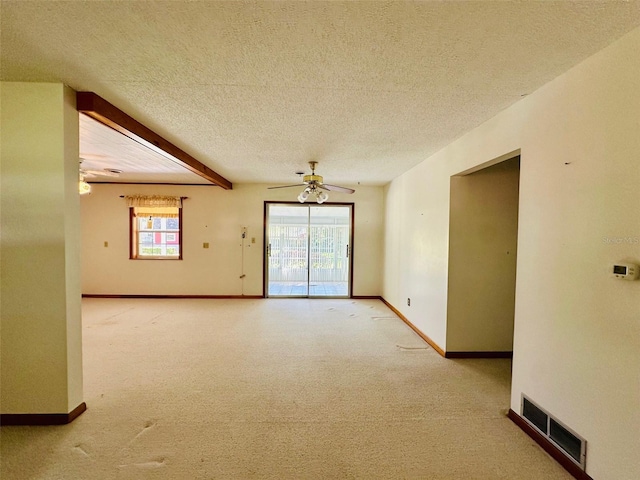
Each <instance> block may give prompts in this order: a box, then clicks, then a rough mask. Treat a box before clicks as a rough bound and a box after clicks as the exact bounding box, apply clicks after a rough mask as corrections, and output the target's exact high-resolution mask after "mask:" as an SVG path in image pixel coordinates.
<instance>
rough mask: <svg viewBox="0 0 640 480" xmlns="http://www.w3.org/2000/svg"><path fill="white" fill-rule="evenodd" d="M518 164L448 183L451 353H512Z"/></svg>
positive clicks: (509, 163)
mask: <svg viewBox="0 0 640 480" xmlns="http://www.w3.org/2000/svg"><path fill="white" fill-rule="evenodd" d="M519 178H520V162H519V158H517V157H516V158H514V159H510V160H505V161H504V162H501V163H499V164H497V165H493V166H491V167H487V168H484V169H482V170H479V171H477V172H475V173H471V174H468V175H456V176H453V177H451V187H450V188H451V196H450V213H449V272H448V273H449V278H448V296H447V344H446V350H447V351H448V352H449V351H451V352H471V351H473V352H477V351H484V352H487V351H488V352H492V351H493V352H509V351H511V350H512V349H513V316H514V311H515V295H516V258H517V255H516V253H517V243H518V181H519Z"/></svg>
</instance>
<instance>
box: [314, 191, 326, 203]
mask: <svg viewBox="0 0 640 480" xmlns="http://www.w3.org/2000/svg"><path fill="white" fill-rule="evenodd" d="M327 200H329V194H328V193H327V192H324V191H321V192H320V193H317V194H316V202H318V203H324V202H326V201H327Z"/></svg>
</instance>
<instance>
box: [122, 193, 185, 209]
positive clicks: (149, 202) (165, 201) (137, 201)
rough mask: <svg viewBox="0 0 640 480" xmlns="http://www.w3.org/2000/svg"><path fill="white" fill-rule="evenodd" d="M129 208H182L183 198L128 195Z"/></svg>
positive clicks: (126, 198) (126, 197)
mask: <svg viewBox="0 0 640 480" xmlns="http://www.w3.org/2000/svg"><path fill="white" fill-rule="evenodd" d="M124 198H125V200H126V201H127V206H129V207H145V208H182V197H172V196H169V195H126V196H125V197H124Z"/></svg>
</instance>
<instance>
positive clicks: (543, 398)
mask: <svg viewBox="0 0 640 480" xmlns="http://www.w3.org/2000/svg"><path fill="white" fill-rule="evenodd" d="M639 51H640V29H636V30H634V31H633V32H631V33H630V34H628V35H627V36H625V37H623V38H622V39H621V40H619V41H617V42H615V43H614V44H612V45H611V46H609V47H608V48H606V49H604V50H603V51H602V52H600V53H598V54H596V55H594V56H593V57H591V58H589V59H587V60H586V61H584V62H583V63H581V64H579V65H578V66H576V67H574V68H573V69H571V70H570V71H569V72H567V73H566V74H564V75H562V76H560V77H559V78H557V79H556V80H554V81H552V82H550V83H549V84H547V85H546V86H544V87H543V88H541V89H540V90H538V91H537V92H535V93H533V94H531V95H529V96H528V97H527V98H525V99H523V100H522V101H520V102H518V103H516V104H515V105H513V106H512V107H510V108H508V109H507V110H505V111H503V112H502V113H501V114H499V115H498V116H496V117H495V118H493V119H491V120H490V121H488V122H486V123H484V124H483V125H481V126H480V127H478V128H476V129H475V130H473V131H471V132H469V133H468V134H466V135H464V136H463V137H461V138H460V139H459V140H457V141H456V142H454V143H452V144H451V145H449V146H448V147H446V148H444V149H443V150H441V151H440V152H438V153H437V154H435V155H433V156H432V157H430V158H428V159H426V160H425V161H424V162H422V163H421V164H419V165H418V166H416V167H415V168H413V169H412V170H410V171H408V172H407V173H406V174H404V175H402V176H401V177H399V178H397V179H396V180H394V181H393V182H392V183H391V184H390V185H389V186H387V187H386V189H385V196H386V220H387V223H386V228H385V265H384V287H383V295H384V297H385V298H386V299H387V300H388V301H389V302H391V303H392V304H393V305H395V306H396V307H397V308H398V309H399V310H400V311H401V312H402V313H403V314H405V315H406V316H407V318H408V319H409V320H410V321H411V322H413V323H414V324H415V325H416V326H417V327H419V328H420V329H421V330H422V331H423V332H424V333H425V334H426V335H428V336H429V337H431V338H432V339H433V340H434V341H435V342H437V343H438V344H439V345H440V346H445V345H447V339H446V328H447V327H446V322H447V320H446V318H447V315H446V308H447V284H448V245H449V193H450V192H449V187H450V177H451V176H452V175H455V174H457V173H458V172H461V171H465V170H467V169H470V168H472V167H474V166H476V165H480V164H483V163H485V162H490V161H492V160H493V159H496V158H498V157H503V156H504V158H508V157H509V153H512V152H517V151H518V150H520V151H521V155H522V157H521V171H520V208H519V227H518V230H519V231H518V259H517V284H516V313H515V335H514V362H513V381H512V398H511V408H512V409H513V410H515V411H516V412H520V397H521V394H522V393H525V394H527V395H528V396H529V397H530V398H532V399H533V400H534V401H536V402H537V403H538V404H539V405H540V406H542V407H543V408H545V409H546V410H548V411H549V412H550V413H551V414H553V415H554V416H556V417H557V418H558V419H560V420H561V421H562V422H564V423H566V424H567V425H568V426H569V427H570V428H572V429H574V430H575V431H576V432H577V433H578V434H580V435H582V436H583V437H585V438H586V439H587V440H588V442H589V447H588V459H587V472H588V473H589V475H591V476H592V477H593V478H595V479H597V480H607V479H610V480H631V479H636V478H640V462H639V460H638V455H637V453H638V452H640V436H639V435H638V432H639V431H640V409H639V408H638V405H640V281H635V282H626V281H622V280H616V279H614V278H612V277H611V276H610V275H609V273H608V272H609V269H610V266H611V264H612V263H613V262H616V261H622V260H627V261H634V262H635V263H640V214H639V213H638V212H639V196H638V195H639V185H640V134H639V132H640V56H639V55H638V52H639ZM409 296H410V297H412V303H411V307H407V306H406V297H409Z"/></svg>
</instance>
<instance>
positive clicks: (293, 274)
mask: <svg viewBox="0 0 640 480" xmlns="http://www.w3.org/2000/svg"><path fill="white" fill-rule="evenodd" d="M351 217H352V205H312V204H282V203H267V208H266V232H265V233H266V246H267V248H266V259H265V274H266V282H265V283H266V294H267V296H268V297H349V295H350V292H351V283H350V282H351V274H350V273H351V272H350V269H351V258H350V255H351V238H352V232H351V225H352V222H351Z"/></svg>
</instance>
